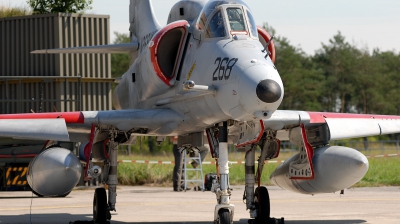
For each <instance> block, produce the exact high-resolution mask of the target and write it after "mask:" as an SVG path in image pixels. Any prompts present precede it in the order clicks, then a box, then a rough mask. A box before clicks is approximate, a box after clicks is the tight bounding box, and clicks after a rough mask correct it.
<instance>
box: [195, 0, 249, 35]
mask: <svg viewBox="0 0 400 224" xmlns="http://www.w3.org/2000/svg"><path fill="white" fill-rule="evenodd" d="M223 4H238V5H244V6H246V7H247V5H246V3H244V2H243V1H241V0H234V1H221V0H210V1H209V2H208V3H207V4H206V5H205V6H204V8H203V10H202V11H201V13H200V18H199V19H198V20H197V28H198V29H200V30H205V25H206V21H207V19H208V18H209V16H210V15H211V13H212V12H213V11H214V10H215V9H216V8H217V7H218V6H220V5H223ZM247 8H248V7H247Z"/></svg>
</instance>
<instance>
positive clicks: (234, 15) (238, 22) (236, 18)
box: [226, 8, 246, 32]
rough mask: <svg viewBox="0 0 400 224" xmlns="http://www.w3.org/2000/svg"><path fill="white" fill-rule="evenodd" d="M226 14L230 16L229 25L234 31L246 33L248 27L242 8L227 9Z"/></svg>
mask: <svg viewBox="0 0 400 224" xmlns="http://www.w3.org/2000/svg"><path fill="white" fill-rule="evenodd" d="M226 12H227V14H228V19H229V24H230V26H231V30H232V31H245V32H246V26H245V25H244V24H245V21H244V17H243V11H242V9H240V8H227V9H226Z"/></svg>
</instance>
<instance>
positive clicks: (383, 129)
mask: <svg viewBox="0 0 400 224" xmlns="http://www.w3.org/2000/svg"><path fill="white" fill-rule="evenodd" d="M300 124H304V125H305V126H306V127H313V126H321V125H327V127H328V130H329V134H330V140H339V139H347V138H358V137H368V136H376V135H386V134H394V133H400V116H394V115H374V114H347V113H330V112H306V111H284V110H278V111H276V112H275V113H274V114H273V115H272V116H271V118H270V119H268V120H264V125H265V127H266V128H270V129H273V130H278V138H280V139H281V140H289V138H288V136H289V130H290V129H292V128H294V127H298V126H300Z"/></svg>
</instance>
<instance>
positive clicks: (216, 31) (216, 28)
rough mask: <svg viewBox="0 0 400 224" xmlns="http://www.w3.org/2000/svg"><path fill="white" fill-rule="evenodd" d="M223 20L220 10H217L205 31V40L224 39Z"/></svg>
mask: <svg viewBox="0 0 400 224" xmlns="http://www.w3.org/2000/svg"><path fill="white" fill-rule="evenodd" d="M225 35H226V33H225V25H224V18H223V16H222V12H221V10H218V11H217V12H216V13H215V14H214V15H213V17H212V18H211V20H210V23H209V24H208V26H207V29H206V34H205V37H206V38H214V37H225Z"/></svg>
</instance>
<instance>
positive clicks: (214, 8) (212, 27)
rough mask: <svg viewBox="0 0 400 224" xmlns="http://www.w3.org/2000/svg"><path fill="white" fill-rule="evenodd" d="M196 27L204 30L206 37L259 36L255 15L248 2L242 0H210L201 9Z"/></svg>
mask: <svg viewBox="0 0 400 224" xmlns="http://www.w3.org/2000/svg"><path fill="white" fill-rule="evenodd" d="M196 27H197V29H198V30H201V31H204V36H205V38H226V37H230V36H233V35H247V36H250V37H253V38H258V32H257V26H256V24H255V21H254V17H253V16H252V14H251V12H250V10H249V9H248V7H247V5H246V3H244V2H243V1H241V0H236V1H218V0H214V1H209V2H208V3H207V4H206V5H205V6H204V8H203V10H202V11H201V13H200V17H199V18H198V20H197V24H196ZM227 34H230V35H227Z"/></svg>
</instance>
